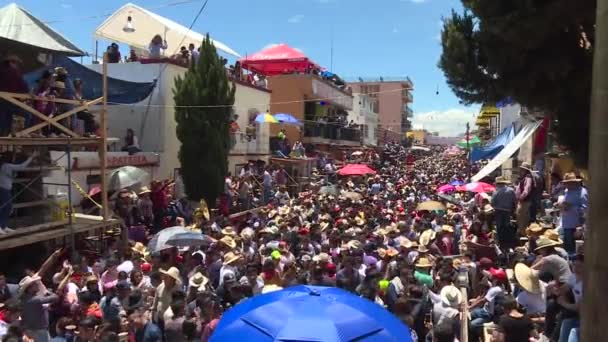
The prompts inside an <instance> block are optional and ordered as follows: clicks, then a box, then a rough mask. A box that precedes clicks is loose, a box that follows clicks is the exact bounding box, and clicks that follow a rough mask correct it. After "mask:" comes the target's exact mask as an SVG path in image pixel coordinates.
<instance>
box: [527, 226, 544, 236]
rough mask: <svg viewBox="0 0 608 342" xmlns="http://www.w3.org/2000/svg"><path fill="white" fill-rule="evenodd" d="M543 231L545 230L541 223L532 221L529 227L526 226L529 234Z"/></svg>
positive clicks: (537, 233)
mask: <svg viewBox="0 0 608 342" xmlns="http://www.w3.org/2000/svg"><path fill="white" fill-rule="evenodd" d="M542 232H543V227H541V225H539V224H538V223H532V224H530V225H529V226H528V228H526V235H527V236H532V235H539V234H540V233H542Z"/></svg>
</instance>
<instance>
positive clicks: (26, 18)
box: [0, 3, 86, 57]
mask: <svg viewBox="0 0 608 342" xmlns="http://www.w3.org/2000/svg"><path fill="white" fill-rule="evenodd" d="M0 38H3V39H7V40H10V41H13V42H17V43H21V44H25V45H29V46H31V47H34V48H38V49H42V50H46V51H50V52H59V53H61V54H65V55H67V56H74V57H76V56H85V55H86V52H84V51H82V50H80V49H79V48H78V47H77V46H76V45H75V44H73V43H72V42H70V41H69V40H67V39H66V38H65V37H64V36H62V35H61V34H60V33H58V32H57V31H55V30H53V29H52V28H51V27H50V26H48V25H47V24H45V23H43V22H42V21H41V20H39V19H38V18H36V17H34V16H33V15H32V14H31V13H30V12H28V11H26V10H25V9H23V8H21V7H19V6H18V5H17V4H15V3H12V4H9V5H7V6H4V7H2V8H0ZM3 45H4V46H2V48H8V46H7V45H8V44H7V43H6V41H4V42H3Z"/></svg>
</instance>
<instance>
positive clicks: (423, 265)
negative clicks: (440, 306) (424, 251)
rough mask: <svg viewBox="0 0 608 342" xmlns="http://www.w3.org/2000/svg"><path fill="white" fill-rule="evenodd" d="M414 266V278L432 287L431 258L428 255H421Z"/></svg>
mask: <svg viewBox="0 0 608 342" xmlns="http://www.w3.org/2000/svg"><path fill="white" fill-rule="evenodd" d="M414 267H415V271H414V278H415V279H416V281H417V282H418V283H420V284H422V285H426V286H428V287H432V286H433V277H432V276H431V269H432V268H433V263H432V262H431V261H430V260H429V258H428V257H426V256H423V257H419V258H418V260H417V261H416V263H415V264H414Z"/></svg>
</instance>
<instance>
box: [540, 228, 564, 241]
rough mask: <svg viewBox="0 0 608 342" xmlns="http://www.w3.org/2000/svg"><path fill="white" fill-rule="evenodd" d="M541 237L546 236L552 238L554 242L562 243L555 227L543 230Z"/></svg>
mask: <svg viewBox="0 0 608 342" xmlns="http://www.w3.org/2000/svg"><path fill="white" fill-rule="evenodd" d="M543 237H546V238H548V239H549V240H553V241H555V242H559V243H560V244H562V243H564V242H563V241H562V240H561V239H560V238H559V233H558V232H557V230H555V229H547V230H545V232H544V233H543Z"/></svg>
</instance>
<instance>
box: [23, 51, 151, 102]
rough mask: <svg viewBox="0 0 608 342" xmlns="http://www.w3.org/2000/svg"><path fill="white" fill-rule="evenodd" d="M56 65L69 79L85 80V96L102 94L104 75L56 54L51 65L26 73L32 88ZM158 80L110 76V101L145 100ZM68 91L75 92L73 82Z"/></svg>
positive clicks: (68, 83) (26, 78) (88, 98)
mask: <svg viewBox="0 0 608 342" xmlns="http://www.w3.org/2000/svg"><path fill="white" fill-rule="evenodd" d="M56 67H64V68H65V69H66V70H67V71H68V74H69V80H70V81H73V80H75V79H77V78H79V79H81V80H82V82H83V98H85V99H87V100H93V99H96V98H99V97H101V96H102V93H103V86H102V75H101V74H100V73H98V72H96V71H94V70H91V69H89V68H87V67H86V66H84V65H81V64H79V63H76V62H74V61H73V60H71V59H70V58H68V57H65V56H54V63H53V64H52V65H50V66H46V67H44V68H41V69H38V70H36V71H32V72H30V73H28V74H26V75H25V81H26V82H27V83H28V85H29V87H30V89H35V88H36V81H37V80H38V79H40V77H41V76H42V74H43V73H44V71H45V70H52V69H54V68H56ZM155 86H156V82H149V83H148V82H146V83H138V82H129V81H123V80H118V79H115V78H111V77H108V102H110V103H121V104H123V103H124V104H132V103H137V102H140V101H143V100H144V99H146V98H147V97H148V96H150V93H151V92H152V90H154V87H155ZM66 88H67V93H70V94H72V93H73V89H74V88H73V85H72V82H66Z"/></svg>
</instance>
